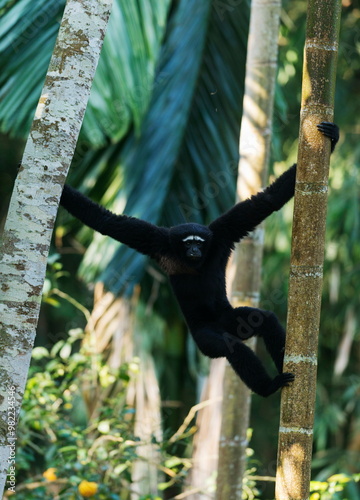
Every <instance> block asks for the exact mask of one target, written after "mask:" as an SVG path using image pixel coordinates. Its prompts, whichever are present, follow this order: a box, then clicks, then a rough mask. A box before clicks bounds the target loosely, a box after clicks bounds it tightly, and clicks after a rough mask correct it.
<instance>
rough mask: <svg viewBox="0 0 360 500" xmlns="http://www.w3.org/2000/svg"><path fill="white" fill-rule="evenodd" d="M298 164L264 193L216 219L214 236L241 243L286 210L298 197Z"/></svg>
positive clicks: (213, 229) (212, 226)
mask: <svg viewBox="0 0 360 500" xmlns="http://www.w3.org/2000/svg"><path fill="white" fill-rule="evenodd" d="M295 176H296V164H295V165H293V166H292V167H290V168H289V170H287V171H286V172H284V173H283V174H282V175H281V176H280V177H279V178H278V179H276V181H275V182H273V183H272V184H271V185H270V186H268V187H267V188H266V189H264V191H260V192H259V193H257V194H255V195H253V196H251V198H248V199H247V200H244V201H241V202H240V203H237V204H236V205H235V206H234V207H233V208H231V209H230V210H229V211H227V212H226V213H224V214H223V215H221V216H220V217H218V218H217V219H215V220H214V221H213V222H212V223H211V224H210V225H209V229H210V230H211V231H212V232H213V233H214V235H216V236H218V237H221V238H223V239H226V240H227V241H231V242H237V241H240V240H241V238H244V236H246V235H247V234H248V233H250V231H253V230H254V229H255V228H256V226H258V225H259V224H260V223H261V222H262V221H263V220H265V219H266V218H267V217H268V216H269V215H271V214H272V213H273V212H275V211H276V210H279V209H280V208H282V207H283V206H284V205H285V203H287V202H288V201H289V200H291V198H292V197H293V196H294V190H295Z"/></svg>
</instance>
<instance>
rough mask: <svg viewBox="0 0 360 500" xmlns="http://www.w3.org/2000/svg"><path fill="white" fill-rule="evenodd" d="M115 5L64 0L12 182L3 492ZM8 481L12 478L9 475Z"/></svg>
mask: <svg viewBox="0 0 360 500" xmlns="http://www.w3.org/2000/svg"><path fill="white" fill-rule="evenodd" d="M111 4H112V0H102V1H100V2H99V1H98V0H81V1H80V0H68V3H67V5H66V7H65V11H64V15H63V19H62V22H61V27H60V31H59V34H58V38H57V42H56V45H55V48H54V52H53V56H52V59H51V61H50V66H49V69H48V73H47V77H46V80H45V85H44V88H43V91H42V94H41V97H40V100H39V104H38V107H37V110H36V114H35V118H34V121H33V124H32V127H31V131H30V135H29V138H28V141H27V144H26V147H25V152H24V156H23V160H22V164H21V167H20V169H19V173H18V177H17V179H16V182H15V187H14V190H13V195H12V198H11V202H10V207H9V212H8V216H7V219H6V224H5V228H4V234H3V239H2V247H1V256H0V283H1V286H0V320H1V322H0V328H1V364H0V387H1V389H0V493H2V492H3V490H4V486H5V482H7V485H8V487H10V486H12V484H11V483H12V482H13V481H12V478H13V476H14V474H11V480H9V479H8V481H6V479H7V476H6V473H7V470H8V468H9V465H10V466H11V468H10V470H11V471H12V472H13V471H14V469H13V468H12V467H13V466H14V463H15V461H14V450H15V443H16V422H17V418H18V415H19V411H20V406H21V402H22V397H23V393H24V388H25V384H26V378H27V372H28V367H29V364H30V358H31V351H32V346H33V342H34V338H35V332H36V326H37V322H38V316H39V309H40V302H41V295H42V287H43V283H44V277H45V270H46V261H47V256H48V249H49V245H50V240H51V234H52V230H53V226H54V221H55V217H56V213H57V208H58V204H59V199H60V195H61V191H62V186H63V184H64V182H65V178H66V175H67V172H68V169H69V166H70V163H71V160H72V157H73V154H74V151H75V146H76V142H77V139H78V135H79V132H80V127H81V124H82V119H83V116H84V113H85V109H86V105H87V101H88V98H89V94H90V88H91V84H92V80H93V78H94V75H95V69H96V66H97V63H98V60H99V56H100V51H101V47H102V41H103V38H104V34H105V31H106V27H107V22H108V18H109V14H110V10H111ZM9 477H10V476H9Z"/></svg>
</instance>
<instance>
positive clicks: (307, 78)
mask: <svg viewBox="0 0 360 500" xmlns="http://www.w3.org/2000/svg"><path fill="white" fill-rule="evenodd" d="M340 12H341V2H340V1H339V0H328V1H326V2H324V1H323V0H309V4H308V20H307V34H306V43H305V58H304V71H303V88H302V108H301V124H300V140H299V154H298V167H297V178H296V188H295V207H294V223H293V235H292V251H291V269H290V283H289V304H288V324H287V342H286V349H285V360H284V371H287V372H293V373H294V374H295V377H296V378H295V382H294V383H293V384H292V385H291V386H290V387H287V388H285V389H284V390H283V392H282V399H281V421H280V430H279V451H278V469H277V481H276V498H277V500H290V499H291V500H300V499H301V500H303V499H306V498H308V497H309V484H310V468H311V454H312V441H313V422H314V406H315V390H316V367H317V344H318V330H319V321H320V305H321V290H322V274H323V260H324V241H325V222H326V207H327V183H328V172H329V157H330V141H329V140H328V139H327V138H325V137H324V136H323V135H322V134H321V133H319V132H318V130H317V128H316V124H318V123H320V122H321V121H332V120H333V102H334V89H335V70H336V60H337V50H338V36H339V25H340Z"/></svg>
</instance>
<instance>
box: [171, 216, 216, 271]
mask: <svg viewBox="0 0 360 500" xmlns="http://www.w3.org/2000/svg"><path fill="white" fill-rule="evenodd" d="M211 236H212V233H211V231H210V230H209V228H207V227H206V226H202V225H200V224H194V223H188V224H180V225H179V226H175V227H172V228H171V229H170V241H171V246H172V248H173V250H174V253H175V254H176V255H177V256H178V258H180V260H182V261H183V262H186V264H187V265H189V266H190V267H193V268H198V267H199V266H200V265H201V264H202V263H203V262H204V259H205V257H206V252H207V250H208V248H209V244H210V241H211Z"/></svg>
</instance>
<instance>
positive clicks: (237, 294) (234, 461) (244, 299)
mask: <svg viewBox="0 0 360 500" xmlns="http://www.w3.org/2000/svg"><path fill="white" fill-rule="evenodd" d="M280 8H281V3H280V0H279V1H273V0H254V1H253V2H252V6H251V17H250V30H249V42H248V55H247V63H246V78H245V94H244V106H243V118H242V124H241V134H240V162H239V175H238V188H237V193H238V199H239V200H243V199H246V198H248V197H249V196H251V195H252V194H254V193H256V192H257V191H259V190H260V189H261V188H262V187H263V186H264V184H266V179H267V172H268V163H269V155H270V139H271V131H272V114H273V102H274V92H275V77H276V67H277V52H278V50H277V40H278V30H279V19H280ZM263 240H264V228H263V226H260V227H258V228H257V229H256V230H255V231H254V232H253V233H252V234H250V235H249V236H248V237H247V238H245V239H244V240H243V241H242V242H241V243H240V245H238V246H237V248H236V251H235V258H234V260H233V262H232V265H231V267H230V270H229V276H228V281H229V282H230V283H231V302H232V304H233V306H234V307H239V306H251V307H257V306H258V305H259V295H260V271H261V264H262V255H263ZM249 344H250V346H251V347H252V348H254V347H255V341H254V340H252V341H251V342H249ZM250 402H251V398H250V390H249V389H248V388H247V387H246V386H245V385H244V384H243V383H242V382H241V381H240V380H239V377H238V376H237V375H236V374H235V372H234V371H233V370H232V368H231V367H230V366H229V365H228V366H227V367H226V371H225V381H224V396H223V420H222V428H221V435H220V443H219V464H218V479H217V499H218V500H228V499H230V498H231V499H232V500H237V499H239V500H240V499H241V495H242V479H243V475H244V472H245V467H246V448H247V446H248V440H247V429H248V426H249V415H250Z"/></svg>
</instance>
